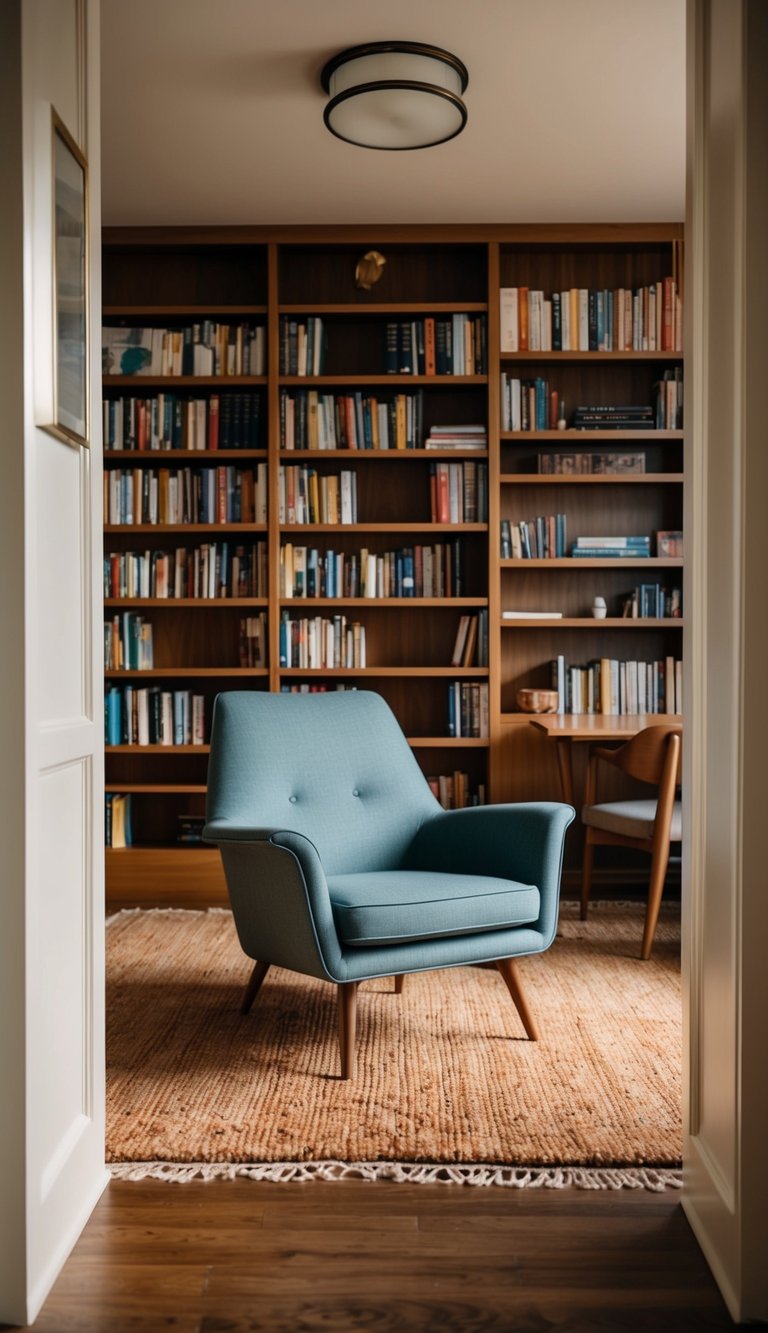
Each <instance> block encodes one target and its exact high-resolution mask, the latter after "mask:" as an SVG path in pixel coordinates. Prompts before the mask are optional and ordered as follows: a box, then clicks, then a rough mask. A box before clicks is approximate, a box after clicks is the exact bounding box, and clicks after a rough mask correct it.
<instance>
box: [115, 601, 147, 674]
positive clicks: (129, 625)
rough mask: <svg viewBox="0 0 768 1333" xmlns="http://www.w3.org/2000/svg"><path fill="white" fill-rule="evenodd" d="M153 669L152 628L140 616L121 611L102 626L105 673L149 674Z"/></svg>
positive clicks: (131, 612)
mask: <svg viewBox="0 0 768 1333" xmlns="http://www.w3.org/2000/svg"><path fill="white" fill-rule="evenodd" d="M154 665H155V657H154V648H153V642H152V626H151V624H150V623H149V621H147V620H145V619H144V617H143V616H139V615H136V613H135V612H133V611H124V612H123V613H122V615H115V616H113V617H112V619H111V620H108V621H105V623H104V667H105V670H107V671H123V670H124V671H151V670H152V667H153V666H154Z"/></svg>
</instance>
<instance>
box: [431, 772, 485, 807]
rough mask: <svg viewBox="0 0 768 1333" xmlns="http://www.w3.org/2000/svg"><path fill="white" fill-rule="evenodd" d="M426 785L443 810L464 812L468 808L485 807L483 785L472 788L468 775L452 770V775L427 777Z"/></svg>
mask: <svg viewBox="0 0 768 1333" xmlns="http://www.w3.org/2000/svg"><path fill="white" fill-rule="evenodd" d="M427 783H428V785H429V789H430V791H431V792H432V795H433V796H436V797H437V799H438V801H439V802H440V804H441V805H442V807H443V809H444V810H465V809H467V807H468V806H473V805H485V783H484V782H478V783H477V785H476V786H475V787H474V788H473V786H472V783H471V782H470V777H469V774H468V773H462V772H460V771H459V769H454V771H453V773H438V774H437V775H436V776H428V777H427Z"/></svg>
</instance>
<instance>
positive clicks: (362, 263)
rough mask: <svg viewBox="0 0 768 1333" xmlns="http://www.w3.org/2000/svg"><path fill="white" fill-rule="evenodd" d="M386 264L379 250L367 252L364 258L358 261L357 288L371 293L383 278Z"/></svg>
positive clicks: (356, 270) (356, 272)
mask: <svg viewBox="0 0 768 1333" xmlns="http://www.w3.org/2000/svg"><path fill="white" fill-rule="evenodd" d="M386 262H387V261H386V259H385V258H384V256H383V255H382V254H380V253H379V251H378V250H367V251H366V253H365V254H364V255H363V256H362V258H360V259H358V261H357V266H356V268H355V283H356V284H357V286H358V287H362V289H363V291H364V292H369V291H370V290H371V287H373V286H374V285H375V284H376V283H377V282H378V281H379V279H380V277H381V276H382V274H383V272H384V265H385V264H386Z"/></svg>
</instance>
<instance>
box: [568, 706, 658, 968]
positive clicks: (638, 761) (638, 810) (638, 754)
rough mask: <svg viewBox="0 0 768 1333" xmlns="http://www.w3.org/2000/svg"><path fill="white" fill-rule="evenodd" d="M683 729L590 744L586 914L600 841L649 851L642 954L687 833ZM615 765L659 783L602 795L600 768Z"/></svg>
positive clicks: (583, 893) (583, 887)
mask: <svg viewBox="0 0 768 1333" xmlns="http://www.w3.org/2000/svg"><path fill="white" fill-rule="evenodd" d="M682 734H683V729H682V727H681V726H679V725H675V724H672V725H667V724H663V725H658V726H649V727H645V728H644V729H643V730H642V731H639V732H638V733H637V735H636V736H633V737H632V739H631V740H630V741H627V743H626V744H625V745H622V746H620V747H619V748H618V749H615V750H611V749H607V748H606V747H604V746H592V747H590V754H589V764H588V767H587V785H586V792H585V798H584V807H583V809H582V812H581V818H582V822H583V823H584V825H585V840H584V859H583V862H582V873H581V919H582V921H586V919H587V913H588V910H589V894H590V889H591V886H592V865H593V860H594V854H595V847H596V846H597V845H598V844H601V845H608V846H611V847H635V848H638V849H639V850H640V851H644V852H650V855H651V876H650V882H649V886H648V906H647V908H646V913H645V928H644V930H643V943H642V948H641V950H640V957H641V958H643V959H648V958H650V956H651V948H652V946H653V937H654V934H655V932H656V923H657V921H658V919H659V908H660V907H661V896H662V893H663V891H664V880H665V878H666V873H667V866H668V864H669V848H670V843H673V842H680V840H681V838H682V827H681V825H682V816H681V807H680V801H679V800H677V799H676V792H677V787H678V785H679V782H680V763H681V754H682ZM601 764H610V765H611V766H612V767H613V768H618V769H620V770H621V772H623V773H626V774H627V776H628V777H631V778H637V779H638V780H639V781H640V782H647V783H653V784H654V786H656V788H657V792H656V795H655V796H654V797H652V798H644V799H640V800H637V799H629V800H623V801H608V802H605V803H603V804H599V803H598V800H597V789H598V770H599V766H600V765H601Z"/></svg>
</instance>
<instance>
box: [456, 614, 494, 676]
mask: <svg viewBox="0 0 768 1333" xmlns="http://www.w3.org/2000/svg"><path fill="white" fill-rule="evenodd" d="M487 665H488V611H487V609H486V608H485V607H482V608H481V609H480V610H479V611H477V612H476V613H475V614H474V615H464V616H459V624H458V628H457V630H456V639H455V641H454V645H453V652H452V653H451V666H465V667H472V666H487Z"/></svg>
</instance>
